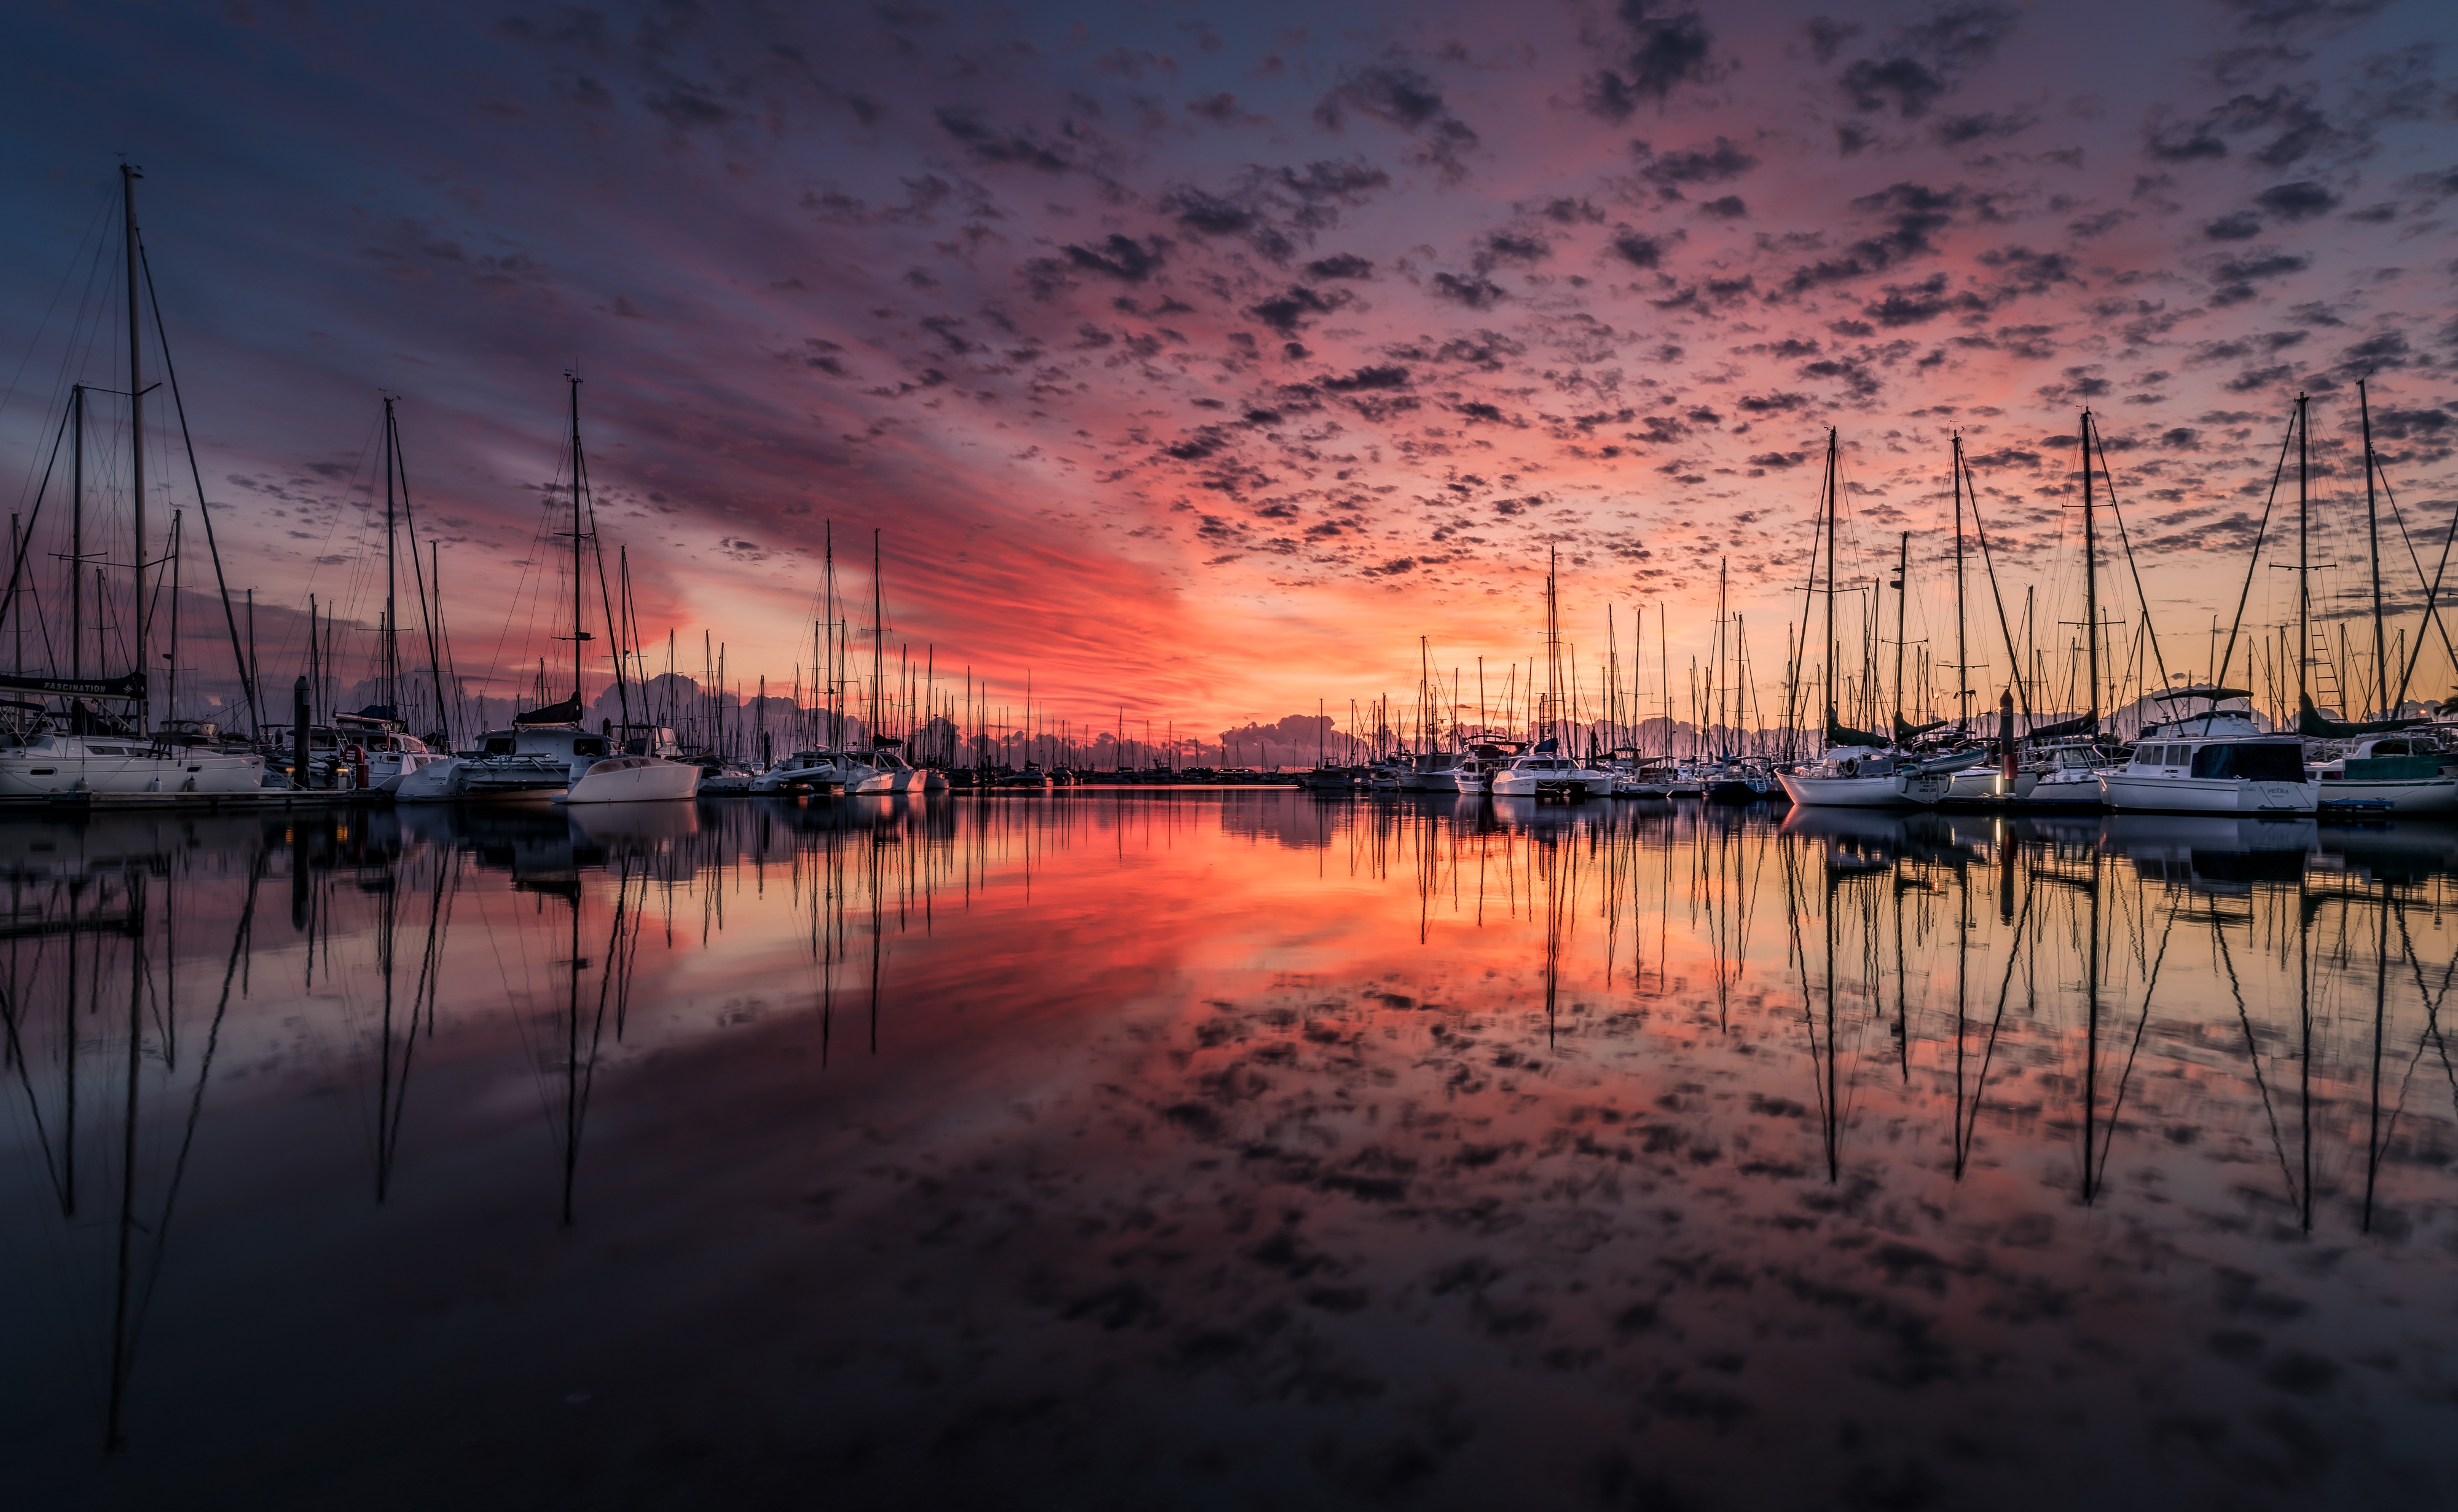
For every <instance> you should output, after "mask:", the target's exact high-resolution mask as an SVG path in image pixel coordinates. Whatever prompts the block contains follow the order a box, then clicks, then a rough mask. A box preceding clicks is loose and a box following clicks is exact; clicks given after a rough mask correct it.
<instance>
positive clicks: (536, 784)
mask: <svg viewBox="0 0 2458 1512" xmlns="http://www.w3.org/2000/svg"><path fill="white" fill-rule="evenodd" d="M561 772H562V769H561V768H560V767H555V766H542V765H540V764H538V763H534V762H527V761H523V762H519V763H516V764H515V763H506V762H497V761H483V760H481V761H473V760H470V759H469V758H468V757H466V756H448V757H446V758H445V759H443V760H441V761H429V762H428V763H427V764H426V765H425V766H423V767H420V768H419V769H418V770H417V771H415V772H409V773H405V774H404V775H403V777H402V778H401V781H400V782H399V783H397V784H396V785H395V786H394V788H393V790H392V800H393V801H394V802H396V803H549V802H552V801H554V800H555V799H557V798H560V797H563V794H564V790H565V789H566V788H568V787H569V786H570V785H571V778H570V777H567V776H563V775H560V774H561Z"/></svg>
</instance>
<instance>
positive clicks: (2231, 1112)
mask: <svg viewBox="0 0 2458 1512" xmlns="http://www.w3.org/2000/svg"><path fill="white" fill-rule="evenodd" d="M0 836H5V839H6V840H7V844H6V846H5V849H0V855H5V856H7V857H8V858H9V860H8V861H7V863H6V864H7V869H8V872H9V876H8V886H9V896H10V900H11V902H10V915H9V918H8V920H7V921H6V928H5V942H0V952H4V953H5V955H6V963H5V966H0V969H5V971H6V973H7V979H8V984H9V999H8V1003H9V1007H10V1012H9V1016H8V1025H7V1029H8V1039H7V1045H8V1048H9V1064H8V1066H7V1067H6V1071H7V1075H6V1077H5V1097H6V1100H7V1102H8V1106H9V1109H10V1111H9V1116H8V1118H7V1119H6V1120H5V1122H0V1129H5V1130H6V1134H5V1139H6V1143H5V1145H4V1146H0V1201H5V1203H6V1204H7V1212H8V1223H7V1231H6V1232H8V1234H9V1241H8V1243H7V1244H6V1245H5V1246H0V1280H5V1284H6V1286H7V1288H8V1292H9V1295H11V1296H14V1297H17V1298H20V1299H21V1300H22V1301H24V1302H27V1303H30V1304H32V1305H26V1306H18V1307H13V1308H11V1309H9V1310H7V1311H6V1313H5V1315H0V1316H5V1318H6V1319H7V1321H6V1323H5V1325H4V1326H5V1341H6V1344H7V1349H8V1354H9V1357H10V1359H11V1361H12V1368H11V1370H10V1371H9V1372H7V1373H5V1374H0V1403H5V1409H6V1410H5V1412H0V1422H5V1423H6V1424H7V1427H6V1428H5V1430H0V1444H5V1446H6V1450H7V1453H8V1454H9V1456H10V1463H11V1464H12V1465H13V1466H14V1467H15V1483H16V1485H17V1486H18V1487H19V1489H20V1494H21V1495H27V1496H31V1498H33V1500H34V1502H36V1503H38V1504H88V1505H104V1504H143V1503H144V1502H147V1501H148V1500H149V1499H152V1498H155V1497H157V1496H162V1495H170V1494H175V1493H176V1489H177V1487H178V1486H180V1485H184V1484H193V1483H196V1482H197V1481H198V1480H199V1479H200V1478H201V1479H202V1480H204V1481H211V1482H213V1483H216V1484H220V1485H240V1484H246V1485H253V1486H257V1487H260V1488H263V1489H264V1491H265V1493H266V1494H268V1495H274V1496H277V1497H288V1496H292V1495H296V1496H300V1497H302V1498H304V1497H307V1496H310V1495H312V1496H313V1497H315V1498H316V1499H318V1500H325V1501H331V1500H340V1501H346V1502H357V1503H361V1504H392V1503H398V1502H435V1501H439V1500H446V1499H452V1498H477V1499H479V1500H484V1501H490V1502H505V1501H514V1502H518V1501H528V1500H532V1499H538V1498H547V1499H557V1500H559V1499H566V1498H583V1499H594V1498H599V1497H605V1498H613V1499H615V1500H620V1501H627V1502H635V1503H637V1504H651V1503H659V1504H675V1503H677V1502H696V1501H702V1500H706V1499H709V1498H712V1497H732V1498H743V1497H749V1498H753V1499H766V1498H769V1497H783V1496H787V1495H790V1494H792V1493H793V1488H795V1487H797V1486H800V1485H802V1484H803V1483H805V1481H806V1478H807V1476H808V1474H809V1473H810V1471H809V1468H808V1467H809V1466H813V1465H819V1466H824V1467H826V1472H825V1473H826V1475H827V1477H828V1478H829V1481H830V1482H831V1483H832V1484H833V1485H835V1486H837V1487H838V1488H839V1489H840V1491H841V1492H842V1493H843V1494H845V1495H850V1496H854V1497H857V1498H860V1499H865V1500H867V1499H871V1498H873V1497H876V1498H879V1499H883V1500H891V1501H893V1500H898V1499H901V1498H905V1497H922V1498H926V1499H927V1498H931V1497H936V1496H939V1495H948V1496H955V1497H961V1496H962V1494H963V1488H965V1487H967V1486H969V1485H977V1484H980V1483H982V1482H983V1481H985V1480H987V1479H991V1478H1002V1479H1004V1478H1019V1479H1029V1480H1045V1481H1065V1482H1066V1483H1068V1484H1070V1485H1071V1486H1074V1487H1078V1488H1082V1489H1084V1490H1086V1491H1087V1492H1088V1493H1089V1494H1092V1495H1094V1496H1096V1497H1099V1496H1110V1497H1114V1498H1116V1499H1119V1500H1124V1501H1137V1500H1143V1499H1145V1498H1147V1497H1150V1496H1161V1497H1163V1498H1164V1499H1176V1498H1178V1497H1182V1496H1186V1495H1190V1494H1191V1495H1194V1496H1196V1497H1198V1498H1202V1499H1219V1500H1222V1501H1230V1502H1235V1501H1241V1500H1246V1499H1259V1498H1294V1499H1299V1500H1316V1499H1347V1498H1355V1497H1389V1496H1416V1495H1424V1494H1427V1493H1428V1492H1436V1493H1438V1495H1439V1498H1440V1499H1441V1500H1443V1501H1445V1502H1483V1501H1489V1500H1491V1499H1508V1498H1512V1497H1518V1498H1535V1499H1537V1500H1547V1501H1565V1502H1574V1501H1579V1500H1582V1499H1585V1498H1588V1497H1590V1496H1591V1495H1592V1494H1593V1487H1594V1483H1595V1481H1596V1480H1597V1478H1599V1477H1604V1478H1608V1479H1611V1478H1615V1477H1621V1476H1632V1475H1640V1476H1644V1477H1645V1479H1646V1480H1647V1481H1648V1483H1650V1484H1652V1485H1655V1486H1656V1487H1658V1488H1659V1494H1661V1495H1667V1496H1670V1495H1681V1496H1684V1497H1692V1496H1697V1495H1701V1494H1704V1495H1711V1496H1713V1497H1715V1498H1717V1499H1720V1500H1724V1501H1728V1502H1732V1503H1733V1504H1756V1505H1765V1504H1773V1503H1776V1502H1789V1501H1808V1502H1815V1501H1817V1500H1818V1499H1819V1498H1820V1495H1821V1492H1820V1491H1819V1487H1821V1486H1822V1485H1824V1484H1828V1483H1831V1482H1832V1481H1837V1480H1843V1481H1848V1482H1853V1483H1868V1484H1879V1485H1888V1486H1897V1487H1903V1486H1917V1487H1921V1488H1924V1494H1926V1495H1928V1496H1931V1497H1934V1498H1936V1499H1938V1500H1939V1501H1940V1502H1942V1503H1967V1502H1983V1501H1986V1502H2007V1503H2010V1504H2015V1505H2027V1504H2035V1501H2034V1498H2033V1497H2032V1496H2031V1490H2032V1489H2033V1487H2032V1485H2031V1476H2032V1475H2033V1471H2032V1470H2031V1468H2030V1467H2031V1466H2033V1465H2035V1464H2037V1463H2038V1462H2039V1461H2040V1460H2042V1459H2043V1458H2046V1457H2054V1458H2055V1459H2057V1460H2058V1461H2059V1464H2060V1470H2059V1475H2060V1480H2061V1483H2062V1485H2064V1486H2067V1487H2073V1488H2080V1489H2083V1490H2085V1491H2094V1490H2095V1491H2097V1492H2098V1493H2100V1494H2104V1495H2105V1496H2107V1497H2109V1498H2111V1499H2114V1500H2118V1501H2123V1502H2136V1501H2140V1500H2143V1499H2145V1498H2157V1499H2162V1500H2166V1499H2174V1500H2177V1501H2182V1502H2187V1503H2193V1502H2206V1501H2212V1500H2236V1501H2239V1502H2244V1503H2246V1504H2255V1505H2265V1504H2274V1502H2277V1493H2278V1492H2280V1490H2281V1487H2282V1486H2286V1487H2292V1488H2293V1496H2294V1497H2295V1498H2296V1499H2298V1500H2304V1501H2318V1502H2325V1503H2332V1504H2349V1503H2353V1502H2365V1501H2373V1500H2376V1499H2379V1498H2384V1497H2393V1498H2420V1499H2422V1500H2423V1501H2425V1502H2432V1501H2437V1500H2438V1499H2439V1498H2440V1496H2441V1495H2443V1494H2445V1493H2446V1492H2447V1491H2448V1489H2449V1487H2448V1484H2447V1478H2448V1466H2447V1464H2446V1463H2445V1462H2443V1460H2442V1459H2441V1458H2440V1457H2438V1456H2435V1455H2432V1454H2430V1453H2428V1452H2425V1450H2424V1447H2423V1446H2426V1445H2429V1444H2432V1443H2435V1442H2437V1441H2439V1440H2441V1439H2442V1438H2443V1437H2444V1436H2445V1435H2446V1434H2447V1433H2448V1431H2449V1428H2450V1426H2451V1424H2450V1414H2451V1411H2452V1409H2451V1407H2450V1405H2449V1404H2450V1401H2451V1400H2452V1391H2451V1386H2452V1381H2451V1373H2452V1371H2453V1370H2458V1358H2453V1357H2451V1355H2450V1354H2449V1352H2448V1350H2447V1349H2446V1348H2445V1347H2444V1346H2443V1345H2442V1343H2441V1342H2440V1341H2439V1340H2438V1338H2437V1336H2435V1335H2434V1334H2433V1333H2431V1332H2430V1331H2420V1330H2419V1329H2418V1327H2417V1323H2418V1320H2419V1319H2420V1318H2422V1317H2425V1316H2428V1315H2432V1314H2433V1313H2434V1311H2435V1310H2436V1309H2438V1308H2440V1307H2442V1306H2443V1305H2445V1304H2444V1303H2443V1301H2442V1300H2441V1295H2442V1294H2443V1293H2444V1292H2445V1291H2446V1274H2445V1270H2446V1268H2445V1267H2444V1266H2443V1265H2442V1263H2441V1261H2440V1259H2439V1258H2438V1257H2439V1256H2440V1255H2441V1253H2443V1252H2444V1251H2445V1250H2446V1248H2447V1247H2448V1243H2449V1242H2451V1240H2452V1238H2453V1236H2458V1231H2453V1228H2452V1225H2453V1224H2458V1192H2453V1190H2452V1188H2451V1185H2450V1174H2449V1170H2448V1158H2447V1156H2448V1150H2449V1149H2450V1148H2451V1147H2452V1144H2453V1142H2454V1141H2458V1093H2453V1084H2452V1082H2451V1080H2450V1078H2449V1075H2448V1064H2447V1063H2448V1053H2449V1052H2448V1046H2446V1044H2445V1043H2444V1036H2445V1033H2446V1025H2445V1021H2444V1017H2443V1015H2444V1012H2445V1003H2444V996H2443V988H2444V986H2445V985H2446V983H2447V981H2448V978H2449V977H2450V974H2451V973H2452V971H2453V970H2458V935H2453V933H2452V924H2451V920H2452V919H2453V918H2454V917H2458V914H2453V911H2452V909H2451V907H2450V901H2451V898H2452V896H2453V895H2452V891H2451V889H2452V888H2453V886H2458V834H2454V833H2453V832H2451V831H2450V830H2448V828H2446V827H2439V826H2432V825H2428V824H2419V823H2417V822H2415V821H2406V820H2383V821H2380V822H2377V823H2375V824H2373V825H2370V826H2365V827H2361V828H2355V829H2333V828H2331V827H2328V826H2317V825H2316V823H2315V822H2314V820H2312V819H2311V818H2303V819H2297V820H2288V821H2275V820H2268V819H2249V818H2215V817H2204V818H2192V817H2158V816H2154V817H2145V818H2131V817H2126V816H2115V817H2109V818H2089V817H2084V818H2038V819H2031V818H2022V819H2013V818H1993V817H1988V816H1954V815H1945V814H1927V815H1923V814H1914V815H1886V814H1882V813H1870V812H1862V811H1851V812H1833V813H1830V812H1827V811H1821V810H1795V811H1793V812H1792V813H1790V814H1789V815H1781V814H1778V813H1776V812H1772V811H1769V810H1767V809H1764V808H1763V807H1761V808H1756V809H1753V808H1747V807H1740V808H1735V807H1719V806H1703V805H1688V806H1684V807H1681V808H1672V807H1669V806H1662V805H1658V806H1656V807H1655V808H1654V809H1653V810H1649V809H1646V808H1643V807H1640V806H1634V805H1629V804H1613V803H1608V802H1598V803H1593V804H1582V805H1560V804H1552V803H1542V804H1540V803H1537V802H1535V801H1533V800H1531V799H1508V798H1489V799H1481V800H1480V799H1471V798H1465V797H1439V796H1431V795H1428V796H1423V797H1390V798H1384V799H1354V800H1351V799H1342V800H1334V801H1326V800H1324V799H1323V798H1321V797H1315V796H1311V795H1308V794H1305V793H1302V792H1298V791H1294V790H1288V789H1280V790H1253V789H1249V790H1243V791H1239V790H1229V791H1221V792H1217V793H1202V792H1182V793H1171V792H1136V791H1128V790H1106V791H1105V790H1099V789H1087V790H1083V791H1081V792H1078V793H1072V794H1071V793H1064V792H1062V793H1060V794H1058V795H1055V796H1053V797H1050V798H1048V799H1047V800H1045V801H1040V802H1034V803H1028V804H1011V803H1004V802H970V801H965V802H955V803H949V802H948V801H947V800H944V799H940V800H929V801H924V800H919V799H912V798H895V797H881V798H869V799H861V800H858V801H847V802H840V803H795V802H790V801H783V800H771V799H756V800H750V801H726V802H707V803H701V804H698V805H696V806H695V805H682V806H679V807H677V806H669V805H618V806H607V807H599V808H594V809H582V808H573V809H568V810H567V809H559V808H552V807H535V808H526V809H524V808H503V807H469V808H452V807H427V806H403V807H399V808H395V809H389V810H381V811H372V812H366V813H360V814H344V813H323V814H316V813H305V814H298V815H285V816H261V817H256V816H238V815H217V816H139V815H120V814H109V815H104V814H97V815H94V816H93V817H91V818H27V817H8V818H0ZM1121 897H1132V898H1133V899H1134V900H1135V907H1134V908H1132V909H1121V908H1120V907H1118V906H1117V901H1118V900H1119V899H1120V898H1121ZM1062 961H1063V962H1064V967H1063V969H1059V963H1060V962H1062ZM385 1299H388V1300H385ZM1823 1379H1849V1380H1852V1381H1855V1382H1857V1383H1858V1385H1857V1388H1856V1389H1855V1390H1854V1391H1852V1392H1850V1393H1844V1394H1834V1393H1829V1392H1826V1391H1823V1390H1819V1389H1812V1388H1809V1387H1806V1386H1805V1385H1804V1382H1809V1381H1815V1380H1823ZM2077 1419H2080V1420H2085V1421H2088V1422H2090V1423H2091V1424H2092V1425H2093V1431H2092V1433H2091V1435H2090V1436H2089V1445H2090V1446H2089V1448H2088V1450H2087V1451H2086V1452H2084V1453H2082V1454H2079V1455H2077V1454H2075V1453H2074V1452H2073V1449H2072V1448H2071V1443H2072V1440H2071V1439H2070V1437H2069V1435H2068V1432H2067V1430H2066V1428H2065V1427H2064V1425H2065V1424H2068V1423H2071V1422H2073V1421H2075V1420H2077ZM1301 1420H1302V1421H1303V1422H1304V1424H1305V1425H1306V1426H1305V1431H1304V1432H1302V1433H1297V1432H1292V1431H1291V1425H1292V1423H1294V1422H1297V1421H1301ZM2385 1425H2386V1426H2387V1428H2388V1429H2389V1430H2392V1431H2391V1432H2390V1433H2389V1434H2388V1435H2387V1436H2386V1437H2385ZM1803 1439H1807V1440H1811V1441H1813V1442H1815V1443H1818V1444H1819V1445H1821V1446H1822V1447H1821V1448H1820V1449H1819V1450H1818V1451H1817V1452H1816V1453H1811V1454H1803V1453H1800V1452H1798V1451H1797V1450H1793V1449H1786V1448H1785V1447H1784V1446H1786V1445H1797V1444H1798V1443H1799V1442H1800V1441H1801V1440H1803ZM1641 1441H1643V1442H1644V1443H1645V1445H1646V1447H1645V1449H1644V1450H1643V1451H1638V1450H1636V1449H1635V1445H1636V1444H1637V1443H1639V1442H1641ZM437 1444H448V1445H450V1446H452V1452H451V1453H449V1454H438V1453H436V1452H435V1446H436V1445H437ZM755 1444H756V1445H758V1446H759V1452H758V1453H757V1454H756V1455H755V1454H748V1453H745V1452H742V1451H744V1450H745V1448H746V1446H750V1445H755ZM2357 1444H2362V1445H2364V1446H2365V1447H2364V1452H2363V1453H2355V1452H2351V1446H2353V1445H2357ZM2402 1444H2404V1445H2407V1446H2411V1447H2410V1448H2401V1447H2399V1446H2400V1445H2402ZM106 1445H108V1446H109V1447H110V1449H111V1454H110V1455H109V1456H108V1457H107V1458H106V1457H105V1456H104V1455H102V1454H101V1453H100V1452H99V1451H100V1450H101V1449H102V1448H103V1447H104V1446H106ZM1615 1445H1630V1446H1632V1447H1626V1448H1618V1449H1617V1448H1615V1447H1614V1446H1615ZM1642 1453H1643V1459H1641V1458H1640V1455H1641V1454H1642ZM1624 1466H1627V1468H1624ZM1189 1488H1192V1489H1191V1491H1190V1490H1189Z"/></svg>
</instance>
